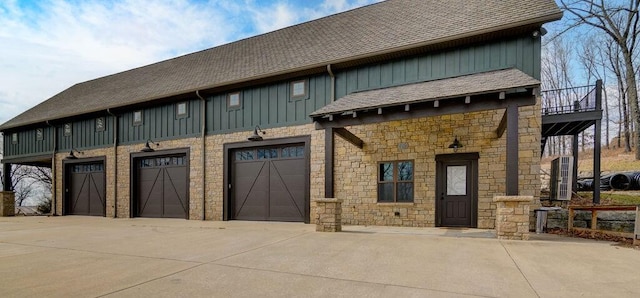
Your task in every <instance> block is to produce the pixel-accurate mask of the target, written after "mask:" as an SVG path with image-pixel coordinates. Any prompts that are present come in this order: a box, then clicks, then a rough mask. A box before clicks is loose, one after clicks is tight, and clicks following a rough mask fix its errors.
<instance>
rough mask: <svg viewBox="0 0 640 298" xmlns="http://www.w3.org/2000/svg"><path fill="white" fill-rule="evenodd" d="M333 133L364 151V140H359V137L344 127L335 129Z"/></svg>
mask: <svg viewBox="0 0 640 298" xmlns="http://www.w3.org/2000/svg"><path fill="white" fill-rule="evenodd" d="M333 132H335V133H336V134H337V135H339V136H340V137H341V138H343V139H345V140H346V141H347V142H349V143H351V144H353V145H354V146H356V147H358V148H360V149H362V147H363V146H364V142H363V141H362V139H360V138H358V136H356V135H354V134H352V133H351V132H350V131H348V130H346V129H345V128H343V127H340V128H335V129H334V130H333Z"/></svg>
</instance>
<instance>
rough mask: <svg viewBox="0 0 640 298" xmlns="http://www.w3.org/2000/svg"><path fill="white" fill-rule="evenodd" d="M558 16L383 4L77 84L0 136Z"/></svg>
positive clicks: (491, 6) (547, 8)
mask: <svg viewBox="0 0 640 298" xmlns="http://www.w3.org/2000/svg"><path fill="white" fill-rule="evenodd" d="M561 15H562V12H561V11H560V9H559V8H558V6H557V5H556V4H555V3H554V1H553V0H531V1H523V0H464V1H463V0H389V1H385V2H381V3H378V4H374V5H369V6H365V7H361V8H358V9H354V10H351V11H347V12H344V13H340V14H336V15H332V16H329V17H325V18H321V19H318V20H314V21H310V22H307V23H303V24H300V25H296V26H292V27H288V28H284V29H281V30H278V31H274V32H271V33H267V34H262V35H258V36H255V37H252V38H248V39H244V40H240V41H237V42H233V43H230V44H225V45H222V46H218V47H215V48H211V49H208V50H204V51H201V52H196V53H193V54H189V55H185V56H181V57H177V58H174V59H170V60H166V61H162V62H158V63H155V64H151V65H148V66H144V67H140V68H136V69H132V70H129V71H125V72H121V73H118V74H114V75H110V76H106V77H102V78H98V79H95V80H91V81H87V82H83V83H79V84H76V85H74V86H72V87H70V88H68V89H66V90H64V91H62V92H61V93H59V94H57V95H55V96H53V97H52V98H50V99H48V100H47V101H45V102H43V103H41V104H39V105H37V106H35V107H33V108H31V109H30V110H28V111H26V112H24V113H22V114H21V115H19V116H17V117H15V118H13V119H11V120H9V121H8V122H6V123H4V124H2V125H0V129H8V128H13V127H17V126H21V125H27V124H33V123H38V122H42V121H45V120H53V119H59V118H64V117H71V116H75V115H80V114H84V113H90V112H97V111H103V110H106V109H107V108H116V107H120V106H125V105H130V104H136V103H142V102H147V101H151V100H155V99H159V98H165V97H169V96H174V95H178V94H185V93H189V92H195V91H196V90H202V89H209V88H214V87H217V86H224V85H228V84H233V83H238V82H242V81H249V80H252V79H259V78H265V77H269V76H275V75H279V74H284V73H290V72H294V71H299V70H304V69H311V68H314V67H318V66H322V65H326V64H335V63H340V62H344V61H349V60H353V59H358V58H364V57H370V56H374V55H380V54H384V53H387V52H393V51H398V50H403V49H409V48H414V47H419V46H425V45H430V44H437V43H441V42H444V41H447V40H454V39H459V38H464V37H468V36H474V35H477V34H482V33H488V32H494V31H497V30H504V29H509V28H515V27H518V26H523V25H531V24H543V23H545V22H549V21H553V20H557V19H559V18H560V17H561Z"/></svg>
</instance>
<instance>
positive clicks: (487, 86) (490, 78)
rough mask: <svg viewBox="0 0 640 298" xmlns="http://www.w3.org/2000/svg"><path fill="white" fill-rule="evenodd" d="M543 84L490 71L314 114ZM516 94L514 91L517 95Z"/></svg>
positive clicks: (369, 96) (387, 91)
mask: <svg viewBox="0 0 640 298" xmlns="http://www.w3.org/2000/svg"><path fill="white" fill-rule="evenodd" d="M539 86H540V81H538V80H536V79H534V78H532V77H531V76H529V75H527V74H525V73H523V72H522V71H520V70H518V69H514V68H509V69H502V70H496V71H489V72H483V73H477V74H471V75H465V76H459V77H453V78H447V79H440V80H434V81H427V82H421V83H414V84H408V85H402V86H397V87H390V88H381V89H375V90H369V91H362V92H355V93H351V94H348V95H346V96H343V97H342V98H340V99H338V100H336V101H335V102H332V103H330V104H328V105H326V106H325V107H323V108H321V109H319V110H317V111H315V112H313V113H311V115H310V116H311V117H312V118H314V120H318V119H317V118H321V117H327V116H329V115H335V114H343V113H353V112H358V111H365V110H371V109H384V108H390V107H397V106H406V105H412V104H420V103H425V102H433V101H439V100H444V99H451V98H460V97H466V96H478V95H486V94H490V93H497V92H505V93H516V92H517V91H521V90H522V89H523V88H526V89H529V88H537V87H539ZM514 91H515V92H514ZM409 108H410V106H409V107H407V109H409Z"/></svg>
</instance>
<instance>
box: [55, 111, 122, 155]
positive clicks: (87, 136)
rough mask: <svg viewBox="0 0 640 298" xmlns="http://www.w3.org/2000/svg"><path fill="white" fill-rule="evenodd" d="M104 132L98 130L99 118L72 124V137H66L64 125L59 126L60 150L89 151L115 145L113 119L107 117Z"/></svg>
mask: <svg viewBox="0 0 640 298" xmlns="http://www.w3.org/2000/svg"><path fill="white" fill-rule="evenodd" d="M102 118H104V125H105V127H104V130H102V131H98V130H97V129H96V121H97V118H92V119H86V120H79V121H74V122H71V135H70V136H65V134H64V125H61V126H58V127H57V129H58V149H59V150H60V151H69V150H71V148H76V149H88V148H99V147H106V146H111V145H113V117H111V116H105V117H102Z"/></svg>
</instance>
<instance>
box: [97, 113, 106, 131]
mask: <svg viewBox="0 0 640 298" xmlns="http://www.w3.org/2000/svg"><path fill="white" fill-rule="evenodd" d="M99 121H102V127H100V126H99V125H98V122H99ZM105 121H106V119H105V118H104V117H98V118H96V132H102V131H105V130H107V124H106V123H105Z"/></svg>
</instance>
